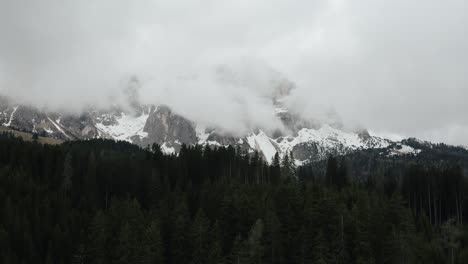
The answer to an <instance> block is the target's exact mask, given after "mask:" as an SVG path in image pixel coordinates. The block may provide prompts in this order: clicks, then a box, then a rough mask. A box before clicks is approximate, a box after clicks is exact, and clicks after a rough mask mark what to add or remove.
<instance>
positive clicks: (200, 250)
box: [190, 209, 210, 264]
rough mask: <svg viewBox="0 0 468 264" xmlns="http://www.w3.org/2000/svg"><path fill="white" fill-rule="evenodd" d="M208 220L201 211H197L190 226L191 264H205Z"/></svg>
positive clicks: (207, 243)
mask: <svg viewBox="0 0 468 264" xmlns="http://www.w3.org/2000/svg"><path fill="white" fill-rule="evenodd" d="M209 228H210V223H209V219H208V218H207V217H206V215H205V212H204V211H203V209H199V210H198V212H197V215H196V216H195V220H194V222H193V224H192V231H191V239H190V241H191V242H192V244H193V253H192V263H194V264H202V263H206V261H207V258H208V252H209Z"/></svg>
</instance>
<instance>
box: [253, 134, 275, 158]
mask: <svg viewBox="0 0 468 264" xmlns="http://www.w3.org/2000/svg"><path fill="white" fill-rule="evenodd" d="M247 143H248V144H249V146H250V147H251V148H252V149H254V150H257V151H258V152H260V153H262V154H263V157H264V158H265V161H266V162H268V163H270V162H271V161H272V160H273V157H274V156H275V154H276V152H277V148H276V147H275V145H276V143H274V141H273V140H271V139H270V138H269V137H268V136H267V135H266V134H265V133H264V132H263V131H261V130H260V132H259V133H258V134H256V135H255V134H252V135H249V136H247ZM274 144H275V145H274Z"/></svg>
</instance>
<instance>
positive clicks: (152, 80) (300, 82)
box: [0, 0, 468, 145]
mask: <svg viewBox="0 0 468 264" xmlns="http://www.w3.org/2000/svg"><path fill="white" fill-rule="evenodd" d="M466 10H468V2H467V1H462V0H445V1H442V0H440V1H437V0H426V1H407V0H406V1H404V0H386V1H383V0H361V1H345V0H330V1H324V0H322V1H321V0H317V1H305V0H304V1H299V0H287V1H286V0H283V1H280V0H238V1H228V0H205V1H195V0H194V1H183V0H173V1H158V0H152V1H150V0H142V1H123V0H93V1H59V0H43V1H34V0H0V89H1V92H2V93H6V94H9V95H12V96H16V97H18V98H21V99H23V100H25V101H29V102H34V103H37V104H40V105H48V106H50V107H69V108H71V109H73V110H77V109H79V108H81V107H82V106H84V105H85V104H88V103H99V104H105V103H107V102H109V97H110V96H112V95H115V94H116V93H118V92H119V91H120V90H121V88H122V86H123V85H124V84H125V83H126V80H128V78H129V77H130V76H132V75H137V76H138V77H139V78H140V79H141V80H142V83H143V87H142V98H143V99H144V100H145V101H146V102H154V103H167V104H169V105H171V106H172V107H173V108H174V109H175V110H176V111H178V112H180V113H182V114H185V115H187V116H189V117H191V118H193V119H195V120H200V121H202V122H205V123H210V122H213V123H219V124H221V125H222V126H223V127H224V128H226V129H227V130H248V129H249V128H250V126H251V125H252V124H257V123H258V124H260V125H261V126H264V127H269V128H274V127H276V126H278V125H279V124H278V123H277V122H276V121H275V120H274V118H273V117H272V116H271V110H272V109H271V106H270V104H269V103H268V102H267V101H265V98H264V97H263V94H264V93H265V87H266V84H268V83H269V79H271V78H278V77H277V76H271V74H270V73H268V72H265V71H264V68H263V66H265V67H271V68H273V69H275V70H277V71H278V72H280V73H281V74H283V75H284V76H286V77H287V78H288V79H289V80H291V81H293V82H295V83H296V85H297V89H296V90H295V91H294V94H293V95H292V96H291V98H289V100H288V103H289V105H290V106H291V107H293V108H295V109H296V110H298V111H301V112H303V113H304V114H305V115H308V116H310V117H317V116H318V117H320V116H323V115H324V113H325V112H326V111H328V110H329V109H330V108H331V107H333V108H334V109H335V110H336V111H337V112H338V114H339V115H340V116H341V117H342V119H343V120H344V122H345V123H346V124H347V125H349V126H354V125H361V126H364V127H366V128H369V129H370V130H372V131H376V132H377V133H381V134H397V135H403V136H416V137H420V138H422V139H429V140H433V141H444V142H448V143H452V144H465V145H468V117H467V114H468V104H467V103H466V98H468V34H467V33H468V15H467V13H466ZM219 65H227V66H228V67H230V68H232V69H235V70H236V71H238V72H239V74H241V75H243V76H246V77H245V78H247V79H248V80H251V83H249V84H244V85H227V84H220V83H219V82H217V81H216V78H215V77H214V74H213V71H214V69H215V68H216V67H218V66H219ZM246 69H247V70H246ZM253 73H255V74H253Z"/></svg>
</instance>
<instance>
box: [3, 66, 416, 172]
mask: <svg viewBox="0 0 468 264" xmlns="http://www.w3.org/2000/svg"><path fill="white" fill-rule="evenodd" d="M240 69H243V67H240ZM260 69H261V70H262V71H259V70H258V69H247V70H244V71H245V72H243V71H239V70H238V69H232V68H229V67H220V68H219V69H217V71H216V73H215V74H216V78H217V79H218V81H219V82H220V83H228V84H233V85H241V86H248V85H250V84H252V85H253V86H252V89H254V90H255V91H256V92H257V93H258V94H259V96H262V97H263V98H264V99H265V100H266V101H267V102H271V108H272V109H274V110H273V111H274V112H273V113H272V116H275V118H276V119H277V120H278V123H281V124H283V129H281V130H278V131H275V132H272V133H268V132H267V131H266V130H264V129H262V128H261V127H259V128H256V129H253V130H252V131H250V133H246V134H244V135H228V134H226V133H223V132H220V131H222V130H220V129H217V128H216V127H214V128H213V127H210V128H207V127H204V126H203V125H202V124H197V123H196V122H194V121H192V120H189V119H187V118H186V117H184V116H182V115H180V114H178V113H176V112H174V111H173V110H172V109H171V108H170V107H168V106H165V105H145V104H142V103H140V100H139V98H140V97H139V88H140V83H139V81H138V79H137V78H131V79H130V81H129V83H128V85H127V86H126V87H125V89H124V90H123V93H122V95H121V97H122V98H123V100H122V101H121V102H120V103H116V104H113V105H112V106H110V107H107V108H98V107H90V108H88V109H86V110H84V111H82V112H81V114H76V113H75V114H70V113H66V112H62V111H47V110H42V109H39V108H37V107H33V106H29V105H26V104H21V103H16V102H15V101H14V100H12V99H10V98H7V97H1V96H0V125H1V126H4V127H10V128H12V129H16V130H21V131H25V132H30V133H38V134H40V135H42V136H48V137H53V138H56V139H61V140H86V139H93V138H108V139H114V140H122V141H128V142H131V143H133V144H137V145H139V146H141V147H146V146H148V145H152V144H154V143H156V144H158V145H160V146H161V149H162V151H163V152H165V153H171V154H176V153H177V152H178V151H179V150H180V147H181V146H182V144H188V145H194V144H199V145H204V146H206V145H208V146H213V147H221V146H235V147H236V148H238V149H240V150H241V151H243V152H244V153H254V152H255V151H258V152H259V153H260V154H261V156H263V158H264V159H265V160H266V161H267V162H271V161H272V159H273V157H274V156H275V154H276V153H278V154H279V156H280V157H282V156H284V155H285V154H287V153H292V154H293V156H294V158H295V159H296V163H297V164H303V163H307V162H311V161H316V160H322V159H325V158H327V157H328V156H329V155H343V154H348V153H350V152H353V151H357V150H363V149H370V148H373V149H387V151H385V153H387V155H404V154H411V155H416V154H418V153H419V150H418V149H414V148H412V147H410V146H408V145H406V144H405V143H404V142H393V141H391V140H388V139H385V138H380V137H376V136H372V135H370V134H369V133H368V132H367V131H366V130H360V131H348V130H345V129H343V127H342V125H341V121H340V119H339V117H338V116H337V115H332V116H331V117H330V119H329V121H327V122H324V121H318V120H314V119H308V118H304V117H303V116H302V115H301V113H297V112H294V111H290V110H289V109H288V108H287V107H286V106H285V104H284V101H285V99H286V98H287V97H288V96H289V95H290V93H291V91H293V90H294V89H295V84H294V83H292V82H290V81H289V80H287V79H286V78H285V77H284V76H282V75H281V74H279V73H278V72H276V71H274V70H272V69H269V68H265V67H263V68H262V67H260ZM239 72H240V73H241V74H239ZM251 72H256V73H257V74H259V73H261V74H259V75H260V76H263V77H264V78H257V77H256V75H252V74H250V73H251Z"/></svg>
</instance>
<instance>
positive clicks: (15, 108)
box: [3, 106, 19, 127]
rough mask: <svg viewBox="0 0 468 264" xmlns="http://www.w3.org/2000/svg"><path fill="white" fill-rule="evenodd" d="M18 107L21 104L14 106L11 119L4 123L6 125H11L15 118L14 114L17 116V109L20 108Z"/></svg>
mask: <svg viewBox="0 0 468 264" xmlns="http://www.w3.org/2000/svg"><path fill="white" fill-rule="evenodd" d="M18 107H19V106H15V107H13V111H12V112H11V115H10V119H9V120H8V122H7V123H4V124H3V125H4V126H7V127H9V126H11V121H13V118H14V116H15V113H16V110H18Z"/></svg>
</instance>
